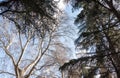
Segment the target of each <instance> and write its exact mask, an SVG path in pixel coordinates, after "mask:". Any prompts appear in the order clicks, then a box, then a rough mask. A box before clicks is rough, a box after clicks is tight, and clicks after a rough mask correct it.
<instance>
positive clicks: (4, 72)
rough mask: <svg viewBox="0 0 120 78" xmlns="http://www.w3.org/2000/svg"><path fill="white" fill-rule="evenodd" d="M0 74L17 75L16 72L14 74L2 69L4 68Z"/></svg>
mask: <svg viewBox="0 0 120 78" xmlns="http://www.w3.org/2000/svg"><path fill="white" fill-rule="evenodd" d="M0 74H9V75H13V76H15V74H13V73H10V72H6V71H2V70H0Z"/></svg>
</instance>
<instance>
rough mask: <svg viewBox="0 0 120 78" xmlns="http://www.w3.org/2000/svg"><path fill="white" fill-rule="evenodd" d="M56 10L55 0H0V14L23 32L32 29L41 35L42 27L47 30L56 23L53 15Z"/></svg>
mask: <svg viewBox="0 0 120 78" xmlns="http://www.w3.org/2000/svg"><path fill="white" fill-rule="evenodd" d="M58 12H60V10H59V9H58V7H57V2H56V1H51V0H32V1H29V0H2V1H0V15H1V16H2V17H5V18H7V19H9V20H10V21H11V22H13V23H14V24H15V25H16V27H17V29H19V30H21V32H23V33H26V31H32V30H34V31H36V34H37V35H40V36H42V35H43V32H42V30H43V29H44V31H48V32H49V31H50V30H51V29H52V28H53V27H54V26H56V24H57V23H58V20H57V18H56V17H55V16H54V15H55V14H57V13H58ZM53 24H54V25H53Z"/></svg>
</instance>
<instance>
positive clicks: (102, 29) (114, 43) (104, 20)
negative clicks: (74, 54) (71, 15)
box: [63, 0, 120, 78]
mask: <svg viewBox="0 0 120 78" xmlns="http://www.w3.org/2000/svg"><path fill="white" fill-rule="evenodd" d="M117 1H119V0H102V1H101V0H91V1H89V0H76V2H75V4H73V8H75V9H76V8H77V9H78V8H80V7H82V9H83V10H82V11H81V12H80V14H79V15H78V16H77V19H76V20H75V23H76V24H79V25H80V26H79V28H80V31H79V33H80V35H79V37H78V39H77V40H76V41H75V42H76V44H77V47H78V48H80V49H86V50H87V51H90V52H88V53H90V55H89V56H85V57H84V58H82V57H81V58H79V59H77V60H74V61H73V62H69V63H66V64H65V65H63V69H65V68H66V69H67V68H68V70H70V69H69V67H71V68H73V67H80V65H82V63H81V62H83V63H84V62H85V64H84V65H85V66H88V65H89V67H91V65H95V66H94V67H93V66H92V67H91V68H93V69H94V68H95V69H96V68H101V66H102V67H104V68H105V69H106V70H107V71H106V73H107V72H116V74H117V77H118V78H119V77H120V75H119V73H120V69H119V64H120V61H119V60H116V58H117V59H119V45H118V44H119V25H120V19H119V17H120V15H119V9H118V6H119V5H118V4H117ZM115 3H116V4H115ZM91 47H93V48H94V49H93V48H91ZM90 49H92V50H90ZM91 51H92V52H91ZM91 54H92V55H91ZM89 63H90V64H89ZM72 66H73V67H72ZM89 73H91V72H89ZM91 75H92V74H91ZM88 77H90V76H89V75H88Z"/></svg>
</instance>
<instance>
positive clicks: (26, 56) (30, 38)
mask: <svg viewBox="0 0 120 78" xmlns="http://www.w3.org/2000/svg"><path fill="white" fill-rule="evenodd" d="M0 27H1V28H0V48H1V49H2V51H1V53H2V52H4V53H5V54H6V55H7V58H9V59H10V60H8V61H11V62H12V66H11V67H13V68H14V69H11V70H13V72H12V73H10V72H9V71H8V72H6V71H3V70H1V71H0V74H2V73H6V74H10V75H13V76H15V77H16V78H29V77H30V76H31V75H32V73H33V72H35V71H34V70H35V68H36V66H37V64H38V63H40V60H41V59H42V57H43V56H44V54H45V53H46V52H47V50H48V49H49V47H50V44H51V42H52V38H53V35H54V32H55V28H54V29H51V31H49V32H44V31H42V33H43V35H44V37H40V36H37V35H35V32H34V30H33V31H32V32H31V31H28V33H27V34H26V35H24V34H22V33H21V32H20V31H19V30H18V31H17V30H16V28H15V27H14V24H12V25H10V23H8V25H5V26H4V24H3V25H1V26H0ZM5 62H6V61H5ZM7 66H9V64H7Z"/></svg>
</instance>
